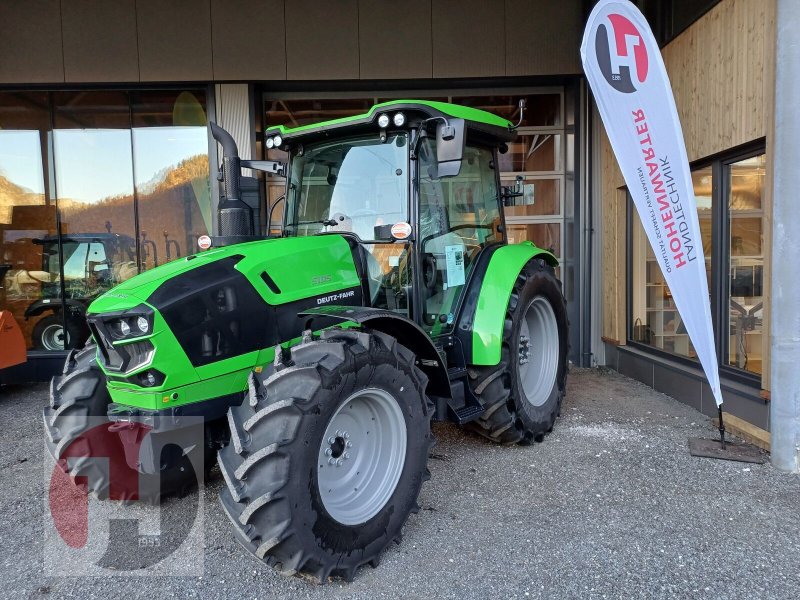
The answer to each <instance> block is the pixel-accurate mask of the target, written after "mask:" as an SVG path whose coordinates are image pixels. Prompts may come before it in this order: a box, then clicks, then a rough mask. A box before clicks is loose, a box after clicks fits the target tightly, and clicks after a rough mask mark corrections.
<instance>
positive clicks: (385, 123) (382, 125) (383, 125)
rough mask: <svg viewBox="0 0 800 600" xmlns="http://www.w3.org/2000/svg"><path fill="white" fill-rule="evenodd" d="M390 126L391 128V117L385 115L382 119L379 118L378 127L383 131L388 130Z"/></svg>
mask: <svg viewBox="0 0 800 600" xmlns="http://www.w3.org/2000/svg"><path fill="white" fill-rule="evenodd" d="M388 126H389V115H387V114H385V113H384V114H382V115H381V116H380V117H378V127H380V128H381V129H386V128H387V127H388Z"/></svg>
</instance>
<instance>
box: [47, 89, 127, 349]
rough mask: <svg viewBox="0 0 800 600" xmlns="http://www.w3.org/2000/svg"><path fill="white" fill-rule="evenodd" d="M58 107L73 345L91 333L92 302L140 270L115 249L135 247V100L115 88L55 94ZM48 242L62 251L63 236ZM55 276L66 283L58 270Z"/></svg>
mask: <svg viewBox="0 0 800 600" xmlns="http://www.w3.org/2000/svg"><path fill="white" fill-rule="evenodd" d="M53 104H54V124H55V128H54V131H53V164H54V170H55V180H56V186H55V191H56V197H57V201H58V208H59V211H60V213H61V235H62V240H61V242H62V244H63V248H62V251H63V258H62V263H63V265H64V266H63V275H62V276H63V282H62V286H63V290H64V291H63V293H64V298H65V299H66V302H67V304H68V305H69V307H70V310H68V311H66V313H65V321H66V327H67V331H73V330H74V331H75V332H80V335H76V336H75V339H69V340H68V341H67V344H66V347H73V346H80V345H82V344H83V342H84V341H85V339H86V338H87V337H88V334H89V332H88V330H86V325H85V319H84V315H85V312H86V308H87V307H88V306H89V304H90V303H91V302H92V300H94V299H95V298H97V297H98V296H99V295H100V294H102V293H103V292H106V291H108V290H109V289H110V288H111V287H113V286H114V285H116V284H117V283H120V282H121V281H124V280H125V279H128V278H130V277H132V276H133V275H135V274H136V273H137V272H138V267H137V262H136V254H135V251H134V252H133V253H131V252H127V253H126V252H117V251H116V250H115V247H117V246H123V247H126V248H129V249H130V248H134V249H135V247H136V241H135V240H136V223H135V209H134V201H133V156H132V149H131V129H130V103H129V97H128V93H127V92H124V91H110V92H56V93H54V94H53ZM43 244H44V251H45V252H46V253H49V254H56V255H57V254H58V244H59V240H58V239H45V240H43ZM55 262H56V261H51V264H52V265H54V264H55ZM50 276H51V277H52V278H55V279H57V280H60V276H59V273H58V272H57V271H56V272H53V271H51V273H50Z"/></svg>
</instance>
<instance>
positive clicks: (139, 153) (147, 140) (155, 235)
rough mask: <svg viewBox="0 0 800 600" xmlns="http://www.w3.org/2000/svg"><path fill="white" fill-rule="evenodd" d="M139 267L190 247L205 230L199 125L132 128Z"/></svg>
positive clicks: (204, 153) (206, 196) (206, 195)
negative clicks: (140, 258) (140, 260)
mask: <svg viewBox="0 0 800 600" xmlns="http://www.w3.org/2000/svg"><path fill="white" fill-rule="evenodd" d="M133 148H134V180H135V183H136V194H137V201H138V203H139V236H140V244H141V252H142V267H143V268H145V269H148V268H152V267H155V266H158V265H159V264H162V263H164V262H168V261H170V260H174V259H175V258H179V257H181V256H185V255H186V254H192V253H194V252H195V251H196V240H197V238H198V237H200V236H201V235H203V234H205V233H207V232H208V231H210V230H211V201H210V190H209V186H208V138H207V133H206V128H205V127H148V128H136V129H134V130H133Z"/></svg>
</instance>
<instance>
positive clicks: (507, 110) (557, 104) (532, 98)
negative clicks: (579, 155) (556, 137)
mask: <svg viewBox="0 0 800 600" xmlns="http://www.w3.org/2000/svg"><path fill="white" fill-rule="evenodd" d="M520 98H525V101H526V103H527V104H526V108H525V118H524V119H523V120H522V123H521V124H520V127H554V126H559V125H561V94H559V93H551V94H514V95H493V96H454V97H453V102H455V103H456V104H463V105H465V106H472V107H473V108H480V109H482V110H486V111H489V112H491V113H494V114H496V115H499V116H501V117H503V118H504V119H508V120H509V121H511V122H512V123H516V122H517V121H519V101H520Z"/></svg>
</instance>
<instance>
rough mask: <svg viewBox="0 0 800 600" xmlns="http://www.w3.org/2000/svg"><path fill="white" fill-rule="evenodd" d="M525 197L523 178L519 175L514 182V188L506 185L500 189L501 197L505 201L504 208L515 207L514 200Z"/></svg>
mask: <svg viewBox="0 0 800 600" xmlns="http://www.w3.org/2000/svg"><path fill="white" fill-rule="evenodd" d="M524 195H525V190H524V188H523V184H522V176H521V175H517V179H516V180H515V181H514V186H513V187H512V186H510V185H504V186H503V187H502V188H500V197H501V198H502V199H503V206H514V202H513V199H514V198H519V197H521V196H524Z"/></svg>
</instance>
